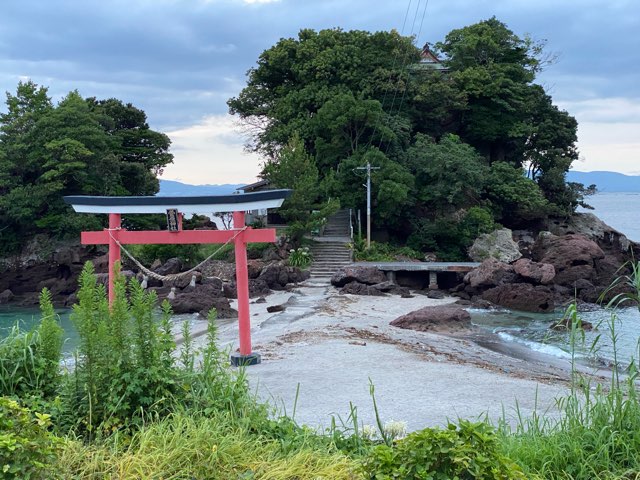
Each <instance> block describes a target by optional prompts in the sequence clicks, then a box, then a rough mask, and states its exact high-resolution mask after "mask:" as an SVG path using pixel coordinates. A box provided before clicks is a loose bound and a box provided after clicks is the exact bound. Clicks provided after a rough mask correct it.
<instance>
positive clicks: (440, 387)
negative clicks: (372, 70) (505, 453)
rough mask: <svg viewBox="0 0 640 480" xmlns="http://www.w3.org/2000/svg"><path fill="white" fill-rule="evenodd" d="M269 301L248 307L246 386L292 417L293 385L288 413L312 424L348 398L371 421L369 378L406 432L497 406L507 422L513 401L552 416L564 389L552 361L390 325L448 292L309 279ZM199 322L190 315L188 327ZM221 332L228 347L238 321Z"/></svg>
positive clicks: (524, 410) (387, 412)
mask: <svg viewBox="0 0 640 480" xmlns="http://www.w3.org/2000/svg"><path fill="white" fill-rule="evenodd" d="M266 298H267V303H266V304H255V303H252V304H251V322H252V340H253V350H254V351H256V352H258V353H260V354H262V363H261V364H260V365H255V366H251V367H247V372H248V376H249V380H250V383H251V385H252V386H253V388H255V390H256V392H257V394H258V395H259V396H260V397H261V398H263V399H267V400H270V401H272V403H274V404H275V405H277V406H278V407H279V408H280V412H281V413H285V412H286V413H287V414H289V415H291V414H292V413H293V408H294V402H295V400H296V389H297V388H298V385H299V396H298V398H297V405H296V415H295V419H296V420H297V421H298V422H300V423H304V424H307V425H309V426H313V427H327V426H328V425H330V422H331V417H332V416H335V417H336V419H338V417H339V418H341V419H342V420H344V421H345V422H346V421H347V418H348V416H349V412H350V402H352V404H353V405H355V406H357V413H358V420H359V422H361V423H365V424H372V423H374V421H375V418H374V412H373V408H372V399H371V396H370V393H369V388H370V387H369V379H371V381H372V382H373V384H374V385H375V396H376V400H377V403H378V407H379V412H380V415H381V417H382V420H383V421H387V420H391V419H393V420H403V421H406V422H407V423H408V426H409V428H410V429H412V430H413V429H419V428H422V427H425V426H433V425H442V424H444V423H446V421H447V420H448V419H452V420H455V419H457V418H458V417H460V418H477V417H479V416H481V415H484V414H488V415H489V417H490V418H492V419H494V420H497V419H498V418H499V417H501V416H502V414H503V411H504V412H506V415H507V417H508V419H510V421H512V423H513V418H515V407H516V404H517V405H518V407H519V410H520V413H521V414H522V415H524V416H529V415H531V413H532V412H533V411H534V409H537V410H538V411H539V412H543V411H545V410H549V412H551V414H554V406H555V399H556V398H557V397H559V396H562V395H564V394H565V393H566V391H567V383H566V379H567V378H568V376H567V371H566V369H565V368H563V365H559V364H558V362H557V361H556V360H553V359H551V358H548V357H544V356H533V355H531V356H529V355H522V359H519V358H514V357H513V356H507V355H503V354H501V353H496V352H494V351H491V350H487V349H484V348H482V347H479V346H478V345H477V344H476V343H474V342H472V341H469V340H468V339H464V338H452V337H448V336H443V335H437V334H431V333H424V332H415V331H411V330H402V329H399V328H395V327H391V326H389V322H390V321H392V320H394V319H395V318H397V317H398V316H400V315H403V314H405V313H408V312H410V311H413V310H416V309H418V308H421V307H424V306H428V305H442V304H447V303H450V302H452V301H453V300H454V299H452V298H447V299H443V300H434V299H430V298H427V297H425V296H422V295H416V296H415V297H414V298H407V299H405V298H400V297H398V296H388V297H362V296H353V295H339V294H338V292H337V290H336V289H335V288H333V287H327V286H317V285H314V284H312V283H307V284H304V285H301V286H300V287H299V288H297V289H295V290H294V291H292V292H275V293H273V294H272V295H269V296H268V297H266ZM284 303H286V304H287V308H286V310H285V311H284V312H279V313H274V314H270V313H267V311H266V308H267V306H269V305H279V304H284ZM233 306H234V308H235V305H233ZM205 325H206V323H205V322H203V321H196V322H195V330H196V331H197V330H198V329H199V330H202V329H203V327H204V326H205ZM219 336H220V341H221V343H222V344H223V346H227V347H229V348H232V349H235V348H236V347H237V321H236V320H221V321H220V327H219ZM198 340H199V341H202V340H200V339H198ZM520 353H522V352H520Z"/></svg>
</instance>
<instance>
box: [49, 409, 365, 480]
mask: <svg viewBox="0 0 640 480" xmlns="http://www.w3.org/2000/svg"><path fill="white" fill-rule="evenodd" d="M246 427H247V425H242V424H239V423H238V421H237V419H236V418H234V417H233V416H231V415H230V414H228V413H221V412H217V413H214V414H213V415H211V416H203V415H199V414H196V415H194V414H192V413H190V412H177V413H174V414H172V415H171V416H169V417H168V418H166V419H163V420H160V421H158V422H153V423H151V424H149V425H148V426H145V427H143V428H142V429H141V430H140V431H138V432H137V433H135V434H134V435H133V437H132V438H131V439H130V440H129V441H127V442H122V441H121V440H120V439H119V438H117V437H114V438H110V439H108V440H107V441H105V442H103V443H101V444H97V445H95V444H94V445H86V444H83V443H82V442H80V441H77V440H69V441H68V442H67V444H66V445H65V448H64V450H63V452H62V454H61V456H60V459H59V466H60V471H61V472H62V476H63V478H163V479H192V478H203V479H204V478H207V479H220V480H230V479H258V478H260V479H265V480H267V479H270V480H271V479H272V480H277V479H292V480H293V479H300V480H302V479H336V480H341V479H344V480H347V479H354V478H358V477H356V473H355V471H356V469H357V464H356V462H355V461H354V460H352V459H350V458H348V457H347V456H346V455H344V454H342V453H340V452H338V451H336V450H335V449H333V450H331V449H324V450H319V449H313V448H312V447H310V446H304V445H302V446H301V447H300V448H297V449H295V450H293V451H286V450H284V449H283V448H282V446H281V443H280V442H278V441H277V440H274V439H269V438H268V437H265V436H264V435H260V434H257V433H253V432H252V431H251V429H250V428H246Z"/></svg>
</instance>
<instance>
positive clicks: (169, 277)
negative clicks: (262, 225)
mask: <svg viewBox="0 0 640 480" xmlns="http://www.w3.org/2000/svg"><path fill="white" fill-rule="evenodd" d="M247 228H249V227H247V226H245V227H243V228H241V229H240V230H238V231H237V232H236V234H235V235H234V236H233V237H231V238H230V239H229V240H227V241H226V242H224V243H223V244H222V245H220V247H219V248H218V249H217V250H216V251H215V252H213V253H212V254H211V255H209V256H208V257H207V258H205V259H204V260H203V261H202V262H200V263H199V264H198V265H196V266H195V267H193V268H191V269H189V270H187V271H186V272H180V273H172V274H169V275H160V274H158V273H156V272H154V271H153V270H150V269H148V268H147V267H145V266H144V265H142V263H140V262H139V261H138V259H137V258H135V257H134V256H133V255H132V254H131V253H130V252H129V250H127V249H126V248H125V247H124V246H123V245H122V244H121V243H120V242H119V241H118V239H117V238H115V237H114V236H113V234H112V233H111V232H112V231H113V230H120V229H119V228H117V229H107V232H109V236H110V237H111V238H112V239H113V240H114V241H115V242H116V245H118V247H120V249H121V250H122V251H123V252H124V253H125V255H126V256H127V257H129V259H130V260H131V261H132V262H133V263H134V264H135V265H136V266H137V267H138V268H139V269H140V270H141V271H142V272H143V273H144V274H145V275H147V276H149V277H151V278H155V279H156V280H160V281H161V282H167V281H171V280H177V279H178V278H182V277H186V276H187V275H190V274H192V273H193V272H195V271H196V270H200V269H201V268H202V267H203V266H204V265H206V264H207V262H209V260H211V259H212V258H213V257H214V256H215V255H216V254H217V253H218V252H219V251H220V250H222V249H223V248H224V247H225V246H226V245H228V244H229V243H230V242H232V241H233V240H235V239H236V237H237V236H238V235H240V234H241V233H242V232H244V231H245V230H246V229H247Z"/></svg>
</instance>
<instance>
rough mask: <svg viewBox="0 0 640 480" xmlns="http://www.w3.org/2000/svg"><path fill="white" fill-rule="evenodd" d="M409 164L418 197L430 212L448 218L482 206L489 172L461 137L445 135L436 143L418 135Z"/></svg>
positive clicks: (408, 152) (474, 151)
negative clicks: (462, 211) (480, 204)
mask: <svg viewBox="0 0 640 480" xmlns="http://www.w3.org/2000/svg"><path fill="white" fill-rule="evenodd" d="M406 161H407V164H408V165H409V167H410V169H411V171H412V172H413V173H414V174H415V177H416V185H418V187H417V192H416V197H417V199H418V200H419V201H420V202H421V203H422V204H423V205H424V207H425V208H427V209H428V211H429V212H432V213H435V214H447V213H452V212H454V211H455V210H457V209H459V208H462V207H467V206H472V205H477V204H478V203H479V202H480V199H481V195H482V192H483V188H484V185H485V182H486V177H487V173H488V168H487V166H486V165H485V164H484V163H483V159H482V157H481V156H480V155H479V154H478V152H476V150H475V149H474V148H473V147H471V146H470V145H468V144H466V143H463V142H462V141H461V140H460V138H459V137H458V136H456V135H453V134H446V135H444V136H443V137H442V138H441V139H440V141H439V142H437V143H436V141H435V140H434V139H433V138H430V137H427V136H425V135H422V134H418V135H417V136H416V141H415V143H414V145H413V146H412V147H411V148H409V149H408V151H407V160H406Z"/></svg>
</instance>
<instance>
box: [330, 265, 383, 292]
mask: <svg viewBox="0 0 640 480" xmlns="http://www.w3.org/2000/svg"><path fill="white" fill-rule="evenodd" d="M386 280H387V277H386V276H385V274H384V273H383V272H382V271H380V270H378V269H377V268H376V267H361V266H349V267H342V268H341V269H339V270H338V271H337V272H335V273H334V274H333V276H332V277H331V284H332V285H334V286H336V287H344V286H345V285H346V284H347V283H351V282H358V283H364V284H365V285H375V284H376V283H382V282H384V281H386Z"/></svg>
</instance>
